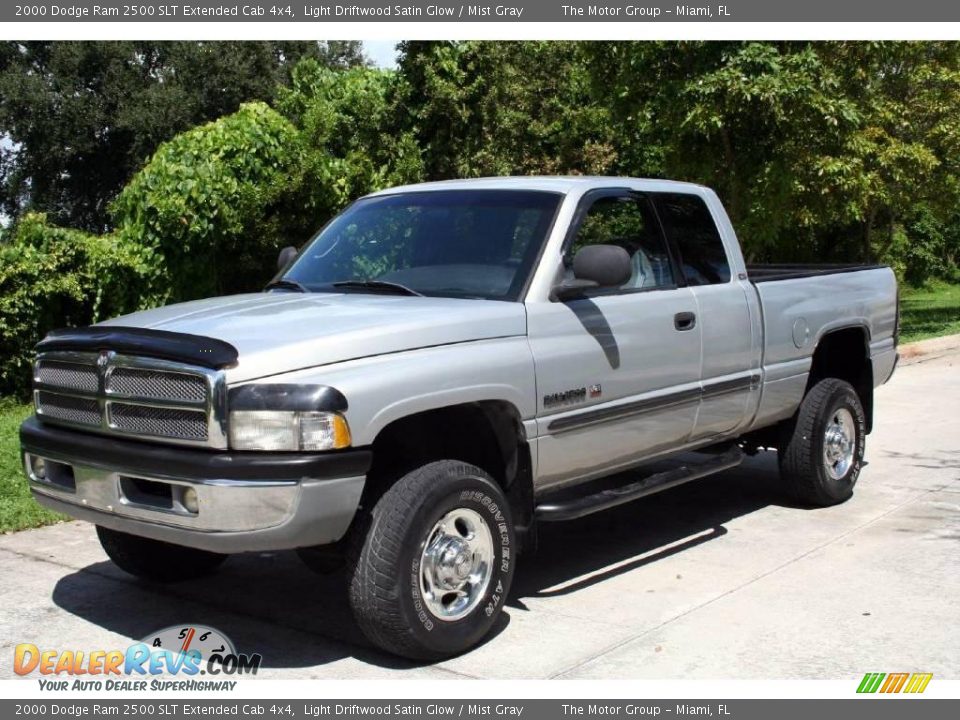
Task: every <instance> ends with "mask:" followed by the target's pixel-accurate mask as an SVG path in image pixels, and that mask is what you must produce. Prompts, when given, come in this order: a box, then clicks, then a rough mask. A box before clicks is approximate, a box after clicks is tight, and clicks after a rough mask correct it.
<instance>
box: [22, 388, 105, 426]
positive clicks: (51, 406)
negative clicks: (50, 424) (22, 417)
mask: <svg viewBox="0 0 960 720" xmlns="http://www.w3.org/2000/svg"><path fill="white" fill-rule="evenodd" d="M36 399H37V412H38V413H40V414H41V415H43V416H44V417H48V418H51V419H54V420H63V421H64V422H68V423H76V424H78V425H93V426H94V427H96V426H97V425H100V417H101V415H100V403H98V402H97V401H96V399H94V398H85V397H76V396H74V395H58V394H57V393H52V392H44V391H42V390H38V391H37V396H36Z"/></svg>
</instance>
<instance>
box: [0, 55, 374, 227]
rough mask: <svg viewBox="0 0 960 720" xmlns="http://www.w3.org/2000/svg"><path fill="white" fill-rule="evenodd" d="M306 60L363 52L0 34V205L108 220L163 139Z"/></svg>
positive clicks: (328, 61)
mask: <svg viewBox="0 0 960 720" xmlns="http://www.w3.org/2000/svg"><path fill="white" fill-rule="evenodd" d="M303 58H312V59H314V60H315V61H316V62H320V63H323V64H324V65H326V66H329V67H334V68H346V67H353V66H355V65H359V64H362V63H363V62H364V58H363V54H362V52H361V48H360V43H358V42H330V43H319V44H318V43H316V42H200V43H198V42H147V41H138V42H99V41H97V42H23V43H19V42H4V43H0V135H5V136H7V138H8V139H9V140H10V141H11V143H10V144H5V145H2V146H0V211H2V212H3V213H5V214H6V215H8V216H10V217H17V216H19V215H20V214H22V213H24V212H29V211H33V212H44V213H47V214H48V216H49V217H50V218H51V220H52V221H55V222H57V223H61V224H67V225H70V226H72V227H76V228H79V229H84V230H90V231H102V230H104V229H105V228H107V227H108V226H109V224H110V218H109V211H108V204H109V201H110V199H112V198H113V197H114V196H115V195H116V194H117V192H118V191H119V190H120V189H121V188H122V187H123V184H124V183H125V182H126V181H127V180H128V179H129V178H130V176H131V175H132V174H133V172H134V171H135V170H136V169H137V168H138V167H139V166H140V165H141V164H142V163H143V161H144V160H146V158H148V157H149V156H150V155H151V154H152V153H153V152H154V150H156V149H157V146H158V145H159V144H160V143H161V142H163V141H165V140H169V139H170V138H172V137H173V136H174V135H176V134H177V133H178V132H181V131H183V130H187V129H189V128H191V127H193V126H194V125H198V124H200V123H203V122H206V121H208V120H214V119H216V118H218V117H221V116H223V115H226V114H229V113H232V112H235V111H236V110H237V108H239V107H240V104H241V103H243V102H248V101H251V100H264V101H267V102H270V101H272V100H273V98H274V97H275V96H276V93H277V89H278V87H280V86H282V85H283V84H285V83H286V82H287V81H288V77H289V73H290V70H291V68H293V67H294V66H295V65H296V64H297V62H299V61H300V60H301V59H303Z"/></svg>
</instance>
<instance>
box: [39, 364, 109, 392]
mask: <svg viewBox="0 0 960 720" xmlns="http://www.w3.org/2000/svg"><path fill="white" fill-rule="evenodd" d="M37 380H38V381H40V382H41V383H43V384H44V385H50V386H53V387H59V388H66V389H69V390H80V391H82V392H90V393H95V392H96V391H97V369H96V368H95V367H93V366H92V365H81V364H79V363H72V362H58V361H56V360H41V361H40V362H39V363H37Z"/></svg>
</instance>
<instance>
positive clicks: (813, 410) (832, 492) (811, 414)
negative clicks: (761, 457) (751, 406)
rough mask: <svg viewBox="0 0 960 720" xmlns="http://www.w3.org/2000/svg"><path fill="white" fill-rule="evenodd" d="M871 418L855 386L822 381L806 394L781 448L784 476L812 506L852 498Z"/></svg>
mask: <svg viewBox="0 0 960 720" xmlns="http://www.w3.org/2000/svg"><path fill="white" fill-rule="evenodd" d="M865 437H866V416H865V415H864V412H863V405H861V403H860V398H859V396H858V395H857V393H856V391H855V390H854V389H853V387H852V386H851V385H850V383H847V382H844V381H843V380H837V379H836V378H827V379H826V380H821V381H820V382H818V383H817V384H816V385H814V386H813V387H812V388H810V391H809V392H808V393H807V394H806V396H805V397H804V398H803V402H802V403H801V404H800V409H799V411H798V412H797V417H796V419H795V421H794V422H793V423H791V424H789V425H788V426H787V427H786V428H785V432H784V441H783V442H781V444H780V474H781V476H782V477H783V479H784V480H785V481H786V483H787V485H788V487H789V488H790V490H791V492H792V494H793V496H794V497H795V498H796V499H797V500H799V501H800V502H802V503H804V504H807V505H814V506H818V507H826V506H828V505H836V504H838V503H842V502H843V501H845V500H847V499H849V498H850V496H851V495H853V487H854V485H856V484H857V478H858V477H859V476H860V469H861V467H862V466H863V452H864V439H865Z"/></svg>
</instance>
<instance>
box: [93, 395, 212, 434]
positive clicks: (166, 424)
mask: <svg viewBox="0 0 960 720" xmlns="http://www.w3.org/2000/svg"><path fill="white" fill-rule="evenodd" d="M108 407H109V412H110V427H112V428H114V429H115V430H120V431H122V432H129V433H134V434H136V435H156V436H157V437H171V438H181V439H184V440H206V439H207V415H206V413H204V412H203V411H202V410H179V409H174V408H165V407H150V406H148V405H129V404H127V403H120V402H116V401H113V402H111V403H110V404H109V406H108Z"/></svg>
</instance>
